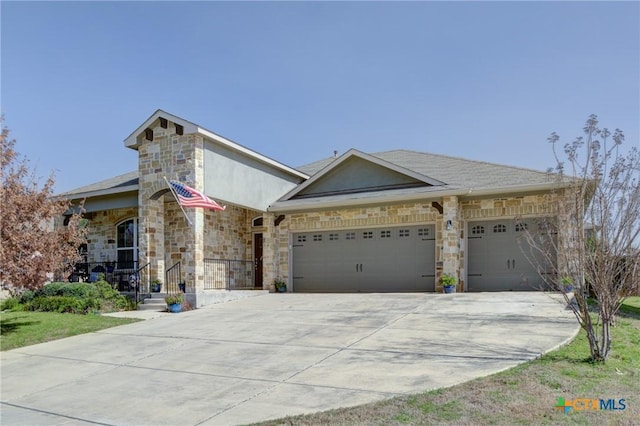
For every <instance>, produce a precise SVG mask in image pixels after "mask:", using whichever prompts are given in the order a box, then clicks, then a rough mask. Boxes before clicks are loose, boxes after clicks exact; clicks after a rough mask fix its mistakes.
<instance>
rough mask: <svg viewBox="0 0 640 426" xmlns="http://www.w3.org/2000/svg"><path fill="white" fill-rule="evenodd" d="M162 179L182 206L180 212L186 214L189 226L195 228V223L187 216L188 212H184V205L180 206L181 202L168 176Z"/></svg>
mask: <svg viewBox="0 0 640 426" xmlns="http://www.w3.org/2000/svg"><path fill="white" fill-rule="evenodd" d="M162 177H163V178H164V181H165V182H166V183H167V186H168V187H169V190H170V191H171V193H172V194H173V198H175V199H176V202H177V203H178V206H180V210H182V214H184V218H185V219H187V223H188V224H189V226H193V223H191V219H189V216H187V212H185V211H184V208H183V207H182V204H180V200H179V199H178V195H177V194H176V192H175V191H174V190H173V186H172V185H171V184H170V183H169V181H168V180H167V177H166V176H162Z"/></svg>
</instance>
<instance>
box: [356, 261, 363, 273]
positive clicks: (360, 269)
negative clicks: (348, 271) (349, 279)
mask: <svg viewBox="0 0 640 426" xmlns="http://www.w3.org/2000/svg"><path fill="white" fill-rule="evenodd" d="M356 272H362V263H356Z"/></svg>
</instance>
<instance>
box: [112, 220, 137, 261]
mask: <svg viewBox="0 0 640 426" xmlns="http://www.w3.org/2000/svg"><path fill="white" fill-rule="evenodd" d="M117 242H118V247H117V250H118V266H117V268H118V269H134V268H137V267H138V219H128V220H125V221H124V222H120V223H119V224H118V225H117Z"/></svg>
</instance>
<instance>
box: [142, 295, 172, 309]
mask: <svg viewBox="0 0 640 426" xmlns="http://www.w3.org/2000/svg"><path fill="white" fill-rule="evenodd" d="M164 296H165V294H164V293H151V297H150V298H148V299H144V302H143V303H139V304H138V310H139V311H162V310H166V309H167V304H166V303H165V301H164Z"/></svg>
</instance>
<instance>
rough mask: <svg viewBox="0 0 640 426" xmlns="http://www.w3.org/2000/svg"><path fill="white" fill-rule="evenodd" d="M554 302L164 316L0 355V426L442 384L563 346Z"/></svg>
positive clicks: (563, 323)
mask: <svg viewBox="0 0 640 426" xmlns="http://www.w3.org/2000/svg"><path fill="white" fill-rule="evenodd" d="M560 299H561V298H560V297H559V296H557V295H554V296H550V295H546V294H542V293H532V292H529V293H478V294H455V295H442V294H267V295H264V296H258V297H252V298H248V299H243V300H237V301H233V302H228V303H223V304H218V305H212V306H209V307H206V308H203V309H199V310H195V311H190V312H185V313H181V314H174V315H163V316H161V317H160V318H156V319H152V320H149V321H143V322H138V323H134V324H128V325H124V326H120V327H116V328H111V329H107V330H103V331H100V332H96V333H91V334H86V335H82V336H76V337H71V338H67V339H63V340H59V341H55V342H49V343H44V344H40V345H34V346H29V347H25V348H21V349H15V350H12V351H8V352H3V353H2V355H1V360H2V367H1V368H2V369H1V373H2V394H1V400H2V419H1V423H2V425H3V426H7V425H24V424H65V423H72V424H91V423H98V424H108V425H125V424H130V425H152V424H153V425H160V424H173V425H175V424H180V425H200V424H204V425H224V424H240V423H248V422H254V421H260V420H266V419H273V418H278V417H283V416H286V415H294V414H300V413H310V412H315V411H323V410H328V409H331V408H337V407H343V406H353V405H359V404H364V403H367V402H372V401H377V400H380V399H384V398H389V397H393V396H395V395H401V394H407V393H417V392H421V391H424V390H427V389H433V388H438V387H443V386H451V385H453V384H456V383H459V382H463V381H466V380H470V379H473V378H475V377H479V376H484V375H487V374H492V373H495V372H497V371H500V370H503V369H506V368H509V367H512V366H514V365H516V364H519V363H522V362H524V361H527V360H530V359H533V358H535V357H537V356H538V355H540V354H541V353H544V352H546V351H548V350H550V349H552V348H555V347H557V346H558V345H560V344H563V343H565V342H567V341H568V340H569V339H570V338H571V337H572V336H574V335H575V334H576V333H577V331H578V327H577V323H576V321H575V319H574V318H573V316H572V315H571V313H570V312H569V311H568V310H566V309H565V308H564V306H563V305H562V304H561V303H560ZM85 422H86V423H85Z"/></svg>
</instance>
